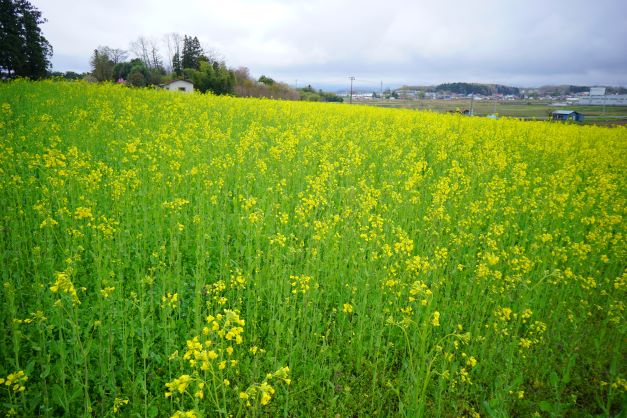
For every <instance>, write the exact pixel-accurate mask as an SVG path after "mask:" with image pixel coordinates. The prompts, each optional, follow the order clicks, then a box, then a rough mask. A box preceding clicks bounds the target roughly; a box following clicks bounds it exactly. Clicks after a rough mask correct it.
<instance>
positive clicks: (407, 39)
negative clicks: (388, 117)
mask: <svg viewBox="0 0 627 418" xmlns="http://www.w3.org/2000/svg"><path fill="white" fill-rule="evenodd" d="M31 2H32V3H33V5H34V6H35V7H37V8H38V9H39V10H40V11H41V12H42V13H43V15H44V17H45V18H47V19H48V22H47V23H46V24H44V25H43V26H42V29H43V32H44V36H46V38H47V39H48V41H49V42H50V43H51V44H52V46H53V48H54V56H53V58H52V63H53V68H54V70H59V71H66V70H74V71H79V72H83V71H88V70H89V57H90V55H91V53H92V51H93V49H94V48H96V47H97V46H99V45H106V46H110V47H113V48H122V49H128V48H129V43H130V42H131V41H133V40H134V39H136V38H137V37H139V36H141V35H143V36H146V37H153V38H155V39H157V40H160V39H162V37H163V35H164V34H166V33H169V32H177V33H180V34H188V35H195V36H198V38H199V39H200V41H201V42H202V44H203V45H204V46H205V47H208V48H211V49H213V50H215V51H218V52H219V53H220V54H221V56H222V57H223V58H224V59H225V61H226V63H227V65H229V66H231V67H239V66H246V67H248V68H249V69H250V71H251V73H252V74H253V75H255V76H259V75H261V74H265V75H267V76H270V77H272V78H275V79H278V80H281V81H284V82H287V83H289V84H292V85H293V84H295V83H296V80H298V84H299V85H304V84H309V83H311V84H313V85H314V87H315V86H316V84H319V85H320V84H323V85H336V86H342V85H346V84H347V83H348V77H349V76H355V77H356V79H357V81H358V82H357V84H358V85H359V86H360V87H362V88H369V86H372V88H373V89H378V87H379V82H380V81H383V83H384V86H385V85H393V84H420V85H424V84H437V83H442V82H453V81H467V82H486V83H501V84H507V85H515V86H522V87H524V86H540V85H543V84H599V85H623V86H625V85H627V1H626V0H596V1H590V0H586V1H583V0H553V1H551V0H473V1H456V0H435V1H434V0H427V1H423V0H415V1H410V0H379V1H370V0H295V1H287V0H275V1H268V0H220V1H214V0H187V1H179V2H176V1H172V0H169V1H148V0H106V1H100V0H84V1H77V0H31ZM162 52H165V47H163V48H162ZM164 60H166V61H167V59H166V58H165V56H164Z"/></svg>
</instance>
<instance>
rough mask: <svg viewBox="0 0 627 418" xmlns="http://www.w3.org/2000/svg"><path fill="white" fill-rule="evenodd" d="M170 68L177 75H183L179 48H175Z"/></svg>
mask: <svg viewBox="0 0 627 418" xmlns="http://www.w3.org/2000/svg"><path fill="white" fill-rule="evenodd" d="M172 70H173V71H174V74H176V76H177V77H180V76H181V75H183V66H182V64H181V54H179V50H178V48H177V50H176V53H175V54H174V56H173V57H172Z"/></svg>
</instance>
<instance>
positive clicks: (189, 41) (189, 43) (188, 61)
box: [181, 35, 204, 70]
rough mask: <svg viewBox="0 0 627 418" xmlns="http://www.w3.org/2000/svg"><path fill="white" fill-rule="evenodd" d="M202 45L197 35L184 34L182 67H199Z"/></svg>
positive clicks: (196, 68)
mask: <svg viewBox="0 0 627 418" xmlns="http://www.w3.org/2000/svg"><path fill="white" fill-rule="evenodd" d="M203 54H204V52H203V50H202V46H200V41H199V40H198V38H197V37H195V36H194V37H193V38H192V37H191V36H187V35H185V37H184V38H183V56H182V57H181V66H182V67H183V68H193V69H194V70H199V69H200V60H201V58H202V57H203Z"/></svg>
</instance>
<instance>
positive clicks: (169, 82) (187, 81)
mask: <svg viewBox="0 0 627 418" xmlns="http://www.w3.org/2000/svg"><path fill="white" fill-rule="evenodd" d="M177 81H182V82H184V83H189V84H191V85H194V83H192V82H191V81H189V80H172V81H168V82H167V83H163V84H162V85H163V86H169V85H170V84H172V83H176V82H177Z"/></svg>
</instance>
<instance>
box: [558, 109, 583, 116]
mask: <svg viewBox="0 0 627 418" xmlns="http://www.w3.org/2000/svg"><path fill="white" fill-rule="evenodd" d="M573 113H579V112H576V111H574V110H556V111H555V112H553V114H554V115H571V114H573Z"/></svg>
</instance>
